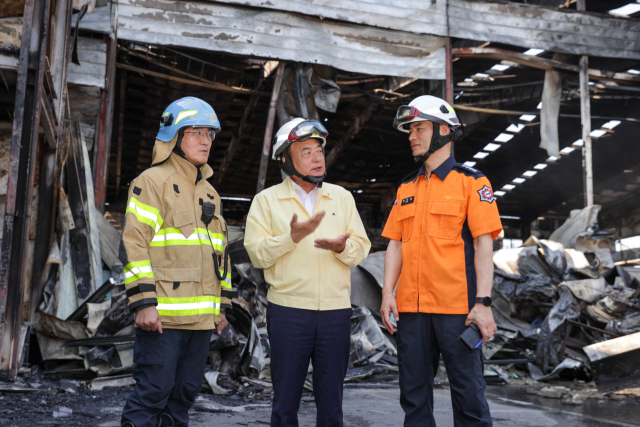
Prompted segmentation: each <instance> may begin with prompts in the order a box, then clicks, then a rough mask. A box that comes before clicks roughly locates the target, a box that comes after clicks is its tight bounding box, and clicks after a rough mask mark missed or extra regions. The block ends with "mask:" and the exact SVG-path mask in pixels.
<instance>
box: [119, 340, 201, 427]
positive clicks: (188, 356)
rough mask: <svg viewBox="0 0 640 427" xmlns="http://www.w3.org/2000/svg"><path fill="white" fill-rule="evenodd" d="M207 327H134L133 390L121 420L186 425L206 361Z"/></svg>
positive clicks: (143, 425) (149, 425)
mask: <svg viewBox="0 0 640 427" xmlns="http://www.w3.org/2000/svg"><path fill="white" fill-rule="evenodd" d="M211 333H212V331H211V330H207V331H188V330H184V329H163V331H162V334H160V333H158V332H145V331H143V330H141V329H140V328H136V339H135V343H134V346H133V361H134V366H133V379H134V380H135V381H136V386H135V389H134V390H133V393H132V394H131V395H130V396H129V398H128V399H127V403H126V404H125V406H124V411H123V412H122V420H121V423H122V424H124V423H125V422H131V423H133V425H134V426H135V427H156V426H157V425H158V418H160V419H161V420H162V425H163V426H164V425H168V426H170V425H171V422H170V421H169V418H168V417H165V416H162V417H161V416H160V415H161V414H163V413H166V414H169V415H171V417H173V419H174V420H175V425H176V427H178V426H180V427H183V426H188V425H189V408H191V406H192V405H193V403H194V402H195V399H196V396H197V394H198V392H199V391H200V388H201V387H202V380H203V378H204V367H205V364H206V363H207V354H208V353H209V343H210V342H211Z"/></svg>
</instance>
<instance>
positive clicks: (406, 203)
mask: <svg viewBox="0 0 640 427" xmlns="http://www.w3.org/2000/svg"><path fill="white" fill-rule="evenodd" d="M413 197H414V196H411V197H407V198H406V199H402V203H401V204H400V206H404V205H408V204H410V203H413Z"/></svg>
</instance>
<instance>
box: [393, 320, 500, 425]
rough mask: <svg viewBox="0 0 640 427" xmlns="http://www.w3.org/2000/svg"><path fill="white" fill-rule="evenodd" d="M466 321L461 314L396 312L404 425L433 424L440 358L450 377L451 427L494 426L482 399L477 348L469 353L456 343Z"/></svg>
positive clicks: (479, 354) (487, 406)
mask: <svg viewBox="0 0 640 427" xmlns="http://www.w3.org/2000/svg"><path fill="white" fill-rule="evenodd" d="M466 319H467V316H466V315H464V314H427V313H400V320H399V321H398V337H397V344H398V362H399V368H400V405H401V406H402V409H403V410H404V412H405V418H404V425H405V427H418V426H420V427H432V426H433V427H435V425H436V422H435V419H434V418H433V379H434V377H435V375H436V373H437V372H438V364H439V362H440V355H441V354H442V359H443V360H444V365H445V368H446V369H447V376H448V377H449V387H450V389H451V402H452V404H453V424H454V426H455V427H471V426H473V427H488V426H492V425H493V424H492V421H491V414H490V413H489V405H488V404H487V399H486V397H485V395H484V391H485V388H486V385H485V382H484V368H483V366H482V351H481V348H478V349H476V350H473V351H467V350H466V349H465V348H464V347H463V346H462V344H460V342H459V341H458V337H459V336H460V334H462V331H464V329H465V325H464V323H465V321H466Z"/></svg>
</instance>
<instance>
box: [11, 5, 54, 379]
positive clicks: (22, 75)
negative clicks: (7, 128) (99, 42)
mask: <svg viewBox="0 0 640 427" xmlns="http://www.w3.org/2000/svg"><path fill="white" fill-rule="evenodd" d="M50 4H51V2H50V0H26V3H25V9H24V26H23V31H22V48H21V49H20V65H19V68H18V81H17V86H16V101H15V110H14V119H13V134H12V137H11V152H10V159H9V182H8V185H7V204H6V210H5V216H4V228H3V233H4V234H3V239H2V252H1V255H0V320H2V321H3V322H2V324H0V342H1V344H0V345H1V346H2V348H1V349H0V368H1V369H2V370H9V378H10V379H11V380H15V378H16V375H17V373H18V369H19V368H20V366H18V364H19V357H18V356H19V355H18V347H19V340H20V329H21V326H22V303H23V294H24V285H25V281H26V274H27V258H28V244H29V228H30V220H31V200H32V196H33V181H34V175H35V162H36V153H37V151H38V146H37V143H38V124H39V122H40V102H41V97H42V82H43V78H44V68H45V65H44V63H45V50H46V43H47V31H48V21H49V8H50Z"/></svg>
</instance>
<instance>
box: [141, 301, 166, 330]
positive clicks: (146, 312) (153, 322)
mask: <svg viewBox="0 0 640 427" xmlns="http://www.w3.org/2000/svg"><path fill="white" fill-rule="evenodd" d="M135 318H136V325H138V327H139V328H140V329H142V330H143V331H147V332H155V331H158V332H160V333H162V321H161V320H160V315H159V314H158V310H156V308H155V307H147V308H145V309H142V310H140V311H136V314H135Z"/></svg>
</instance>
